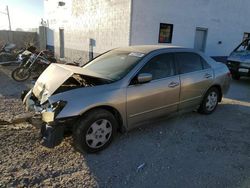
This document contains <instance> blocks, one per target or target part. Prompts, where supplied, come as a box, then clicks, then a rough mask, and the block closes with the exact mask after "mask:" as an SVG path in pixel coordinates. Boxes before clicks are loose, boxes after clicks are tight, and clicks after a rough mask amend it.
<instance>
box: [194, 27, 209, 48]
mask: <svg viewBox="0 0 250 188" xmlns="http://www.w3.org/2000/svg"><path fill="white" fill-rule="evenodd" d="M207 31H208V29H207V28H200V27H197V28H196V31H195V39H194V49H196V50H198V51H202V52H205V48H206V42H207Z"/></svg>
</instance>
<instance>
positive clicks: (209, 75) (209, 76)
mask: <svg viewBox="0 0 250 188" xmlns="http://www.w3.org/2000/svg"><path fill="white" fill-rule="evenodd" d="M211 77H212V75H211V74H209V73H207V74H205V75H204V78H211Z"/></svg>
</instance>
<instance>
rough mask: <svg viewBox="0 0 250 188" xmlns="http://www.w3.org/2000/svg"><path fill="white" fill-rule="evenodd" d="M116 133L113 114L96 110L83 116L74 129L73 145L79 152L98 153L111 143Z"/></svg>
mask: <svg viewBox="0 0 250 188" xmlns="http://www.w3.org/2000/svg"><path fill="white" fill-rule="evenodd" d="M116 131H117V121H116V119H115V117H114V116H113V114H112V113H110V112H109V111H107V110H104V109H96V110H93V111H90V112H88V113H87V114H85V115H84V116H83V117H82V119H81V120H80V121H79V123H78V124H77V125H76V127H75V128H74V131H73V137H74V144H75V146H76V148H77V149H78V150H80V151H81V152H84V151H86V152H89V153H94V152H98V151H100V150H103V149H104V148H106V147H107V146H108V145H109V144H110V143H111V142H112V140H113V138H114V136H115V134H116Z"/></svg>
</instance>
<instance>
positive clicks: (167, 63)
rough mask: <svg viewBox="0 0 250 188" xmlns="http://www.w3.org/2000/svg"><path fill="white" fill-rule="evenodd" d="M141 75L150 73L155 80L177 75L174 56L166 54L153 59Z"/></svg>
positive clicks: (142, 70)
mask: <svg viewBox="0 0 250 188" xmlns="http://www.w3.org/2000/svg"><path fill="white" fill-rule="evenodd" d="M139 73H150V74H152V78H153V80H157V79H161V78H166V77H169V76H173V75H175V67H174V56H173V54H170V53H166V54H160V55H158V56H155V57H153V58H152V59H151V60H149V62H148V63H147V64H146V65H145V66H144V67H143V68H142V69H141V70H140V72H139Z"/></svg>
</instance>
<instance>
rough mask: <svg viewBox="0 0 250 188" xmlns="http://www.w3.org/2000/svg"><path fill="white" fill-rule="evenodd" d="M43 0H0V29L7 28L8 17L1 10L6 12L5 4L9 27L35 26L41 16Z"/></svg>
mask: <svg viewBox="0 0 250 188" xmlns="http://www.w3.org/2000/svg"><path fill="white" fill-rule="evenodd" d="M43 1H44V0H0V12H1V13H0V30H4V29H8V28H9V24H8V17H7V15H5V14H3V13H2V12H6V5H8V7H9V13H10V20H11V28H12V30H16V28H22V29H23V30H28V29H29V28H37V27H38V26H39V24H40V21H41V18H43Z"/></svg>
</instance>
